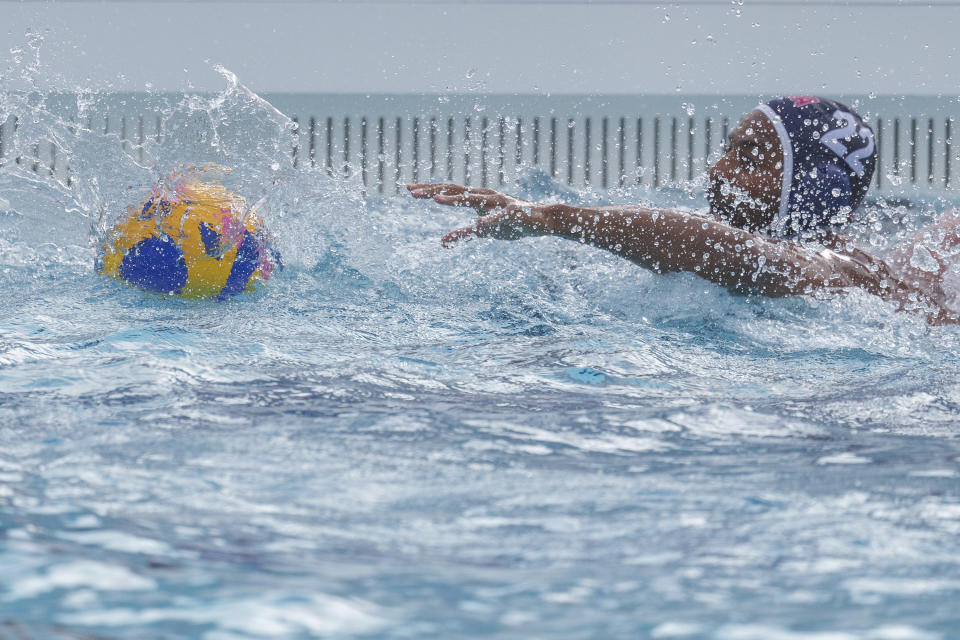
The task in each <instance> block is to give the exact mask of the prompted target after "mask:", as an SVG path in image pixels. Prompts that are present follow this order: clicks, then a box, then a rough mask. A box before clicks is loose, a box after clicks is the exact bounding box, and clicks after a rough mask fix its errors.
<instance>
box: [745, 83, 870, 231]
mask: <svg viewBox="0 0 960 640" xmlns="http://www.w3.org/2000/svg"><path fill="white" fill-rule="evenodd" d="M757 108H758V109H760V111H762V112H763V113H764V114H765V115H766V116H767V118H769V119H770V122H771V123H773V126H774V128H775V129H776V130H777V135H778V136H779V137H780V143H781V145H782V146H783V185H782V190H781V193H780V210H779V211H778V212H777V215H776V217H775V218H774V220H773V223H771V225H770V231H771V232H772V233H773V234H775V235H779V236H793V235H797V234H800V233H803V232H811V231H812V232H816V231H827V230H836V229H837V228H839V227H840V226H842V225H844V224H845V223H847V222H850V221H851V220H853V212H854V211H856V210H857V207H859V206H860V203H861V202H863V197H864V196H865V195H866V194H867V190H869V188H870V180H871V179H872V178H873V170H874V166H875V165H876V161H877V156H876V148H875V144H874V139H873V130H872V129H871V128H870V127H869V125H867V124H866V123H865V122H864V121H863V119H862V118H861V117H860V116H859V115H858V114H857V113H855V112H854V111H852V110H851V109H850V108H849V107H847V106H846V105H843V104H840V103H839V102H836V101H834V100H828V99H827V98H818V97H814V96H791V97H788V98H777V99H776V100H771V101H770V102H768V103H766V104H762V105H760V106H759V107H757Z"/></svg>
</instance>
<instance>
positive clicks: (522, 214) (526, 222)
mask: <svg viewBox="0 0 960 640" xmlns="http://www.w3.org/2000/svg"><path fill="white" fill-rule="evenodd" d="M545 231H546V227H545V225H543V224H542V222H541V221H540V220H538V219H536V218H534V217H532V216H531V215H530V214H529V212H526V211H524V210H522V209H512V210H511V211H501V212H498V213H492V214H489V215H485V216H480V217H479V218H477V222H476V223H475V224H472V225H470V226H468V227H461V228H459V229H455V230H453V231H451V232H450V233H448V234H446V235H445V236H443V238H441V239H440V242H441V244H443V246H445V247H450V246H452V245H453V244H455V243H457V242H459V241H461V240H465V239H468V238H497V239H500V240H518V239H520V238H525V237H528V236H535V235H541V234H542V233H544V232H545Z"/></svg>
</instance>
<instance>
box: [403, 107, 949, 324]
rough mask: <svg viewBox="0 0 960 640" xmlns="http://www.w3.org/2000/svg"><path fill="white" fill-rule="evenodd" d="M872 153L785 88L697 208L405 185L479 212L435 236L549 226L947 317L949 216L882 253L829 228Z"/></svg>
mask: <svg viewBox="0 0 960 640" xmlns="http://www.w3.org/2000/svg"><path fill="white" fill-rule="evenodd" d="M875 162H876V156H875V145H874V139H873V132H872V131H871V130H870V128H869V127H868V126H867V125H866V124H865V123H863V121H862V120H861V119H860V117H859V116H857V115H856V114H855V113H853V112H852V111H850V110H849V109H847V108H846V107H844V106H843V105H841V104H839V103H836V102H834V101H832V100H827V99H825V98H817V97H809V96H794V97H789V98H778V99H776V100H772V101H770V102H768V103H766V104H764V105H761V106H760V107H758V108H757V109H755V110H754V111H752V112H751V113H749V114H748V115H747V116H746V117H745V118H744V119H743V120H742V121H741V122H740V123H739V124H738V125H737V127H736V128H735V129H734V130H733V131H732V132H731V134H730V142H729V146H728V148H727V150H726V153H725V154H724V155H723V157H722V158H720V160H719V161H717V163H716V164H715V165H714V166H713V167H711V169H710V189H709V192H708V194H707V196H708V201H709V203H710V209H709V211H708V212H704V213H691V212H685V211H674V210H667V209H652V208H648V207H641V206H637V205H611V206H599V207H581V206H572V205H565V204H556V203H534V202H526V201H523V200H519V199H517V198H513V197H511V196H508V195H505V194H502V193H499V192H497V191H494V190H492V189H475V188H468V187H463V186H460V185H455V184H410V185H407V188H408V189H409V190H410V193H411V195H412V196H413V197H415V198H429V199H433V200H434V201H435V202H438V203H440V204H445V205H452V206H459V207H472V208H474V209H476V210H477V211H478V212H480V213H481V215H480V217H479V218H478V219H477V221H476V223H475V224H473V225H470V226H467V227H462V228H460V229H456V230H454V231H451V232H450V233H448V234H446V235H445V236H444V237H443V239H442V242H443V244H444V245H445V246H450V245H452V244H454V243H456V242H459V241H461V240H465V239H468V238H472V237H493V238H500V239H507V240H512V239H517V238H521V237H525V236H539V235H554V236H559V237H564V238H570V239H575V240H579V241H580V242H583V243H587V244H591V245H593V246H596V247H599V248H602V249H606V250H608V251H611V252H613V253H615V254H617V255H619V256H622V257H624V258H627V259H628V260H631V261H633V262H635V263H637V264H639V265H642V266H644V267H647V268H650V269H652V270H654V271H657V272H660V273H668V272H680V271H689V272H691V273H695V274H697V275H699V276H700V277H702V278H705V279H707V280H710V281H711V282H715V283H717V284H719V285H722V286H725V287H729V288H731V289H734V290H737V291H743V292H751V293H759V294H762V295H767V296H788V295H796V294H805V293H811V292H814V291H817V290H843V289H849V288H861V289H864V290H866V291H867V292H869V293H871V294H873V295H877V296H879V297H881V298H883V299H885V300H891V301H894V302H897V303H898V305H899V308H900V309H904V310H915V311H919V312H921V313H924V314H925V315H926V317H927V319H928V321H930V322H931V323H932V324H945V323H958V317H960V314H958V311H960V300H958V299H957V298H958V297H960V296H958V295H951V294H949V293H948V291H947V290H949V289H950V288H951V287H949V286H947V285H949V284H950V283H951V282H950V281H951V280H952V279H953V280H960V278H958V277H955V276H953V275H952V272H950V270H949V268H948V265H949V262H950V258H951V257H952V256H954V255H955V254H957V253H960V216H956V215H951V216H945V217H944V218H943V219H942V220H941V221H940V222H939V223H937V224H936V225H934V226H933V227H931V228H929V229H926V230H923V231H921V232H919V233H918V234H917V236H916V237H915V238H914V241H913V242H912V243H911V244H909V245H908V246H905V247H903V248H902V249H901V250H899V251H898V252H897V253H896V254H895V256H894V258H893V259H892V260H890V262H887V261H885V260H882V259H880V258H878V257H875V256H872V255H870V254H868V253H866V252H864V251H862V250H860V249H856V248H854V247H852V246H851V245H850V244H849V243H847V242H846V241H844V240H843V238H842V237H841V236H840V235H839V234H838V232H839V231H840V230H841V229H842V227H843V226H844V225H845V224H846V223H847V222H849V221H850V220H851V219H852V216H853V213H854V212H855V211H856V209H857V208H858V207H859V205H860V203H861V202H862V201H863V197H864V196H865V195H866V192H867V190H868V189H869V185H870V180H871V178H872V176H873V170H874V165H875ZM918 256H919V259H918ZM917 265H919V266H917ZM957 284H958V285H960V282H958V283H957ZM945 286H946V289H945ZM958 291H960V287H958Z"/></svg>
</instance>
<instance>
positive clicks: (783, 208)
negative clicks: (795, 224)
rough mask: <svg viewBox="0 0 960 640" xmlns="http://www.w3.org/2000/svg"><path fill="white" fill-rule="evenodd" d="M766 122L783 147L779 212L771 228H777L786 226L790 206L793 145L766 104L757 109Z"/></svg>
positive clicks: (773, 112)
mask: <svg viewBox="0 0 960 640" xmlns="http://www.w3.org/2000/svg"><path fill="white" fill-rule="evenodd" d="M757 109H759V110H760V111H761V112H763V115H765V116H767V120H769V121H770V124H772V125H773V128H774V129H775V130H776V131H777V136H779V137H780V146H781V147H783V180H782V184H781V186H780V211H779V212H778V213H777V217H776V218H775V219H774V220H773V224H771V225H770V226H771V227H772V228H777V227H778V226H782V225H784V224H786V222H787V219H788V216H787V209H788V207H789V206H790V190H791V189H792V188H793V145H792V144H790V136H789V135H788V134H787V128H786V127H785V126H783V121H782V120H781V119H780V116H779V115H777V112H776V111H774V110H773V109H771V108H770V105H768V104H761V105H760V106H759V107H757Z"/></svg>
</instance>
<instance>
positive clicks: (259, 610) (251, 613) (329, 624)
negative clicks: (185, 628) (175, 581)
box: [60, 594, 386, 637]
mask: <svg viewBox="0 0 960 640" xmlns="http://www.w3.org/2000/svg"><path fill="white" fill-rule="evenodd" d="M60 622H62V623H64V624H71V625H82V626H107V627H124V626H140V625H149V624H157V623H161V622H185V623H190V624H209V625H214V626H216V627H217V629H215V630H212V632H214V631H215V632H216V633H217V634H218V637H225V636H224V635H222V634H224V633H225V632H227V633H229V632H231V631H236V632H240V633H244V634H247V635H244V636H243V637H249V636H254V637H287V636H294V635H300V634H303V633H307V634H311V635H314V636H320V637H329V636H331V635H350V634H360V633H370V632H373V631H376V630H378V629H380V628H382V627H383V626H385V625H386V620H384V619H383V618H382V617H381V616H380V615H379V611H378V609H377V607H375V606H374V605H372V604H371V603H369V602H365V601H363V600H359V599H357V598H339V597H336V596H330V595H326V594H313V595H310V596H307V597H303V598H296V599H294V598H290V597H289V594H267V595H266V596H264V597H262V598H258V599H252V598H250V599H240V600H235V601H233V602H229V603H213V604H208V605H202V606H198V607H197V608H195V609H192V608H191V609H187V608H172V607H171V608H154V609H104V610H100V611H85V612H81V613H75V614H67V615H63V616H60ZM226 637H229V635H227V636H226Z"/></svg>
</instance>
